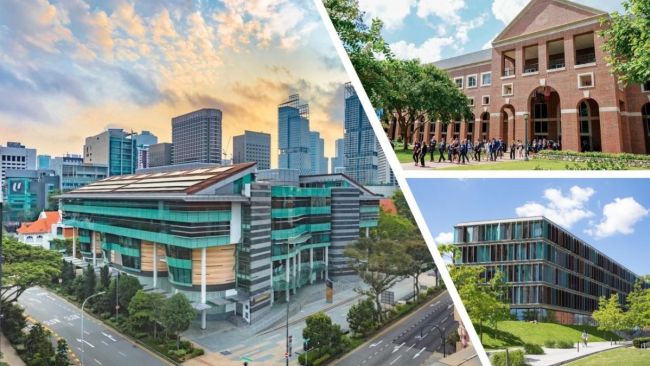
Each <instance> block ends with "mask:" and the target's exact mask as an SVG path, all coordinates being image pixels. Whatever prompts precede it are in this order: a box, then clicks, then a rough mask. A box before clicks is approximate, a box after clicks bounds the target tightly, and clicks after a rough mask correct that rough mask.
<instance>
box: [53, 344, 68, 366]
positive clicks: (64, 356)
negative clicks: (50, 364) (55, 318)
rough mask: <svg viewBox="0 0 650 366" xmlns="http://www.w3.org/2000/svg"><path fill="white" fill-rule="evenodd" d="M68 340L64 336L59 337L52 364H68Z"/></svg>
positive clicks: (65, 365) (62, 365) (64, 365)
mask: <svg viewBox="0 0 650 366" xmlns="http://www.w3.org/2000/svg"><path fill="white" fill-rule="evenodd" d="M68 365H70V360H69V359H68V342H66V341H65V339H64V338H59V340H58V341H57V342H56V356H54V366H68Z"/></svg>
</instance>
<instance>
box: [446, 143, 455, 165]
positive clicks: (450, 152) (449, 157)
mask: <svg viewBox="0 0 650 366" xmlns="http://www.w3.org/2000/svg"><path fill="white" fill-rule="evenodd" d="M454 149H455V145H454V141H453V140H452V142H450V143H449V146H448V147H447V160H449V162H450V163H453V162H454V154H455V152H454Z"/></svg>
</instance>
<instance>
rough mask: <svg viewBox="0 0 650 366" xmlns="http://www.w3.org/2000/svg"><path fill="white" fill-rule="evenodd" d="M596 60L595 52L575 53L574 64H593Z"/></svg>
mask: <svg viewBox="0 0 650 366" xmlns="http://www.w3.org/2000/svg"><path fill="white" fill-rule="evenodd" d="M595 62H596V53H595V52H591V53H583V54H580V55H576V65H586V64H593V63H595Z"/></svg>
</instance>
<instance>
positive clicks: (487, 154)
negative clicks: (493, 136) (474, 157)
mask: <svg viewBox="0 0 650 366" xmlns="http://www.w3.org/2000/svg"><path fill="white" fill-rule="evenodd" d="M483 145H484V146H485V157H486V158H487V159H488V160H492V150H490V149H491V148H492V144H490V139H487V141H486V140H483Z"/></svg>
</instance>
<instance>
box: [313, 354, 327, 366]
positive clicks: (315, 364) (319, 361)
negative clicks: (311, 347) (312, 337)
mask: <svg viewBox="0 0 650 366" xmlns="http://www.w3.org/2000/svg"><path fill="white" fill-rule="evenodd" d="M329 359H330V355H329V354H328V353H326V354H324V355H322V356H320V357H319V358H317V359H315V360H314V362H311V361H309V364H310V365H313V366H320V365H322V364H324V363H325V362H327V361H328V360H329Z"/></svg>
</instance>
